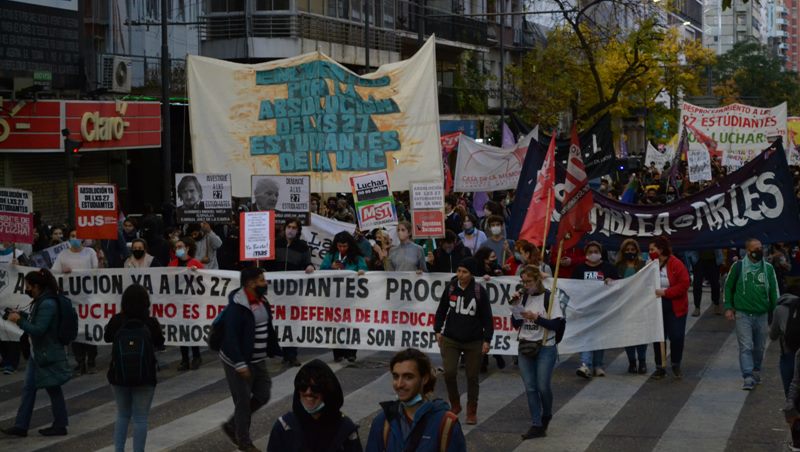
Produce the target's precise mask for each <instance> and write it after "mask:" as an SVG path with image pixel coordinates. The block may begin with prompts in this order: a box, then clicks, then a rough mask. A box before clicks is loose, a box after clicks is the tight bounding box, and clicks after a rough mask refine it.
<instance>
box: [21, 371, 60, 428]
mask: <svg viewBox="0 0 800 452" xmlns="http://www.w3.org/2000/svg"><path fill="white" fill-rule="evenodd" d="M35 368H36V366H35V365H34V364H33V363H32V362H28V366H27V368H26V369H25V383H24V384H23V385H22V398H21V400H20V404H19V410H17V419H16V421H15V422H14V427H17V428H19V429H22V430H28V428H29V427H30V425H31V416H32V415H33V405H34V404H35V403H36V369H35ZM45 389H46V390H47V395H49V396H50V408H51V409H52V410H53V427H56V428H66V427H67V425H69V422H68V421H67V404H66V402H65V401H64V392H63V391H61V386H50V387H49V388H45Z"/></svg>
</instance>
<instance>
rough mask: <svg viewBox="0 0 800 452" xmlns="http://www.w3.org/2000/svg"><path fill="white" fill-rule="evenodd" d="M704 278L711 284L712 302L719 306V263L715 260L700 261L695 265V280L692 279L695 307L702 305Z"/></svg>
mask: <svg viewBox="0 0 800 452" xmlns="http://www.w3.org/2000/svg"><path fill="white" fill-rule="evenodd" d="M703 280H707V281H708V283H709V285H710V286H711V303H713V304H714V306H719V265H717V263H716V262H715V261H702V260H701V261H699V262H698V263H696V264H695V265H694V280H693V281H692V295H693V296H694V307H695V308H699V307H700V300H701V299H702V297H703Z"/></svg>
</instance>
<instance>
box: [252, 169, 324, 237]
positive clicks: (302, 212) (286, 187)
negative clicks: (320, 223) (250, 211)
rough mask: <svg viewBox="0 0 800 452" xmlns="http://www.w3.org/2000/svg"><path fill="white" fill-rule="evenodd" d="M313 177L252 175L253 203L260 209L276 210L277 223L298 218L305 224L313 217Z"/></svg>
mask: <svg viewBox="0 0 800 452" xmlns="http://www.w3.org/2000/svg"><path fill="white" fill-rule="evenodd" d="M310 182H311V178H310V177H309V176H264V175H258V176H256V175H254V176H252V177H251V185H252V193H251V198H252V200H253V205H254V206H255V209H256V210H258V211H261V212H263V211H266V210H274V211H275V223H276V224H284V223H286V221H287V220H288V219H290V218H298V219H300V221H301V222H303V224H304V225H308V224H309V222H310V219H311V216H310V213H309V211H310V203H311V187H310Z"/></svg>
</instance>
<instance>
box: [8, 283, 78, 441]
mask: <svg viewBox="0 0 800 452" xmlns="http://www.w3.org/2000/svg"><path fill="white" fill-rule="evenodd" d="M25 293H26V294H28V296H30V297H31V298H33V301H32V302H31V312H30V314H25V313H21V312H18V311H12V312H11V313H9V314H8V321H9V322H14V323H16V324H17V326H19V327H20V328H21V329H22V331H24V332H25V333H27V334H28V336H29V337H30V342H31V358H30V360H29V361H28V367H27V369H25V383H24V384H23V386H22V398H21V401H20V406H19V409H18V410H17V417H16V420H15V421H14V426H13V427H9V428H6V429H3V430H2V431H3V433H5V434H6V435H11V436H20V437H24V436H28V428H29V427H30V423H31V416H32V415H33V408H34V404H35V402H36V392H37V391H38V390H39V389H42V388H44V389H46V390H47V395H49V396H50V407H51V409H52V411H53V424H52V426H50V427H47V428H43V429H41V430H39V434H41V435H42V436H64V435H66V434H67V425H68V424H69V421H68V419H67V404H66V402H65V401H64V392H63V391H62V390H61V386H62V385H63V384H64V383H66V382H67V381H69V379H70V377H71V376H72V372H70V369H69V362H68V361H67V353H66V350H65V349H64V346H63V345H61V343H60V342H59V341H58V299H57V297H58V293H59V287H58V282H57V281H56V279H55V277H53V274H52V273H50V272H49V271H48V270H46V269H41V270H39V271H32V272H29V273H27V274H26V275H25Z"/></svg>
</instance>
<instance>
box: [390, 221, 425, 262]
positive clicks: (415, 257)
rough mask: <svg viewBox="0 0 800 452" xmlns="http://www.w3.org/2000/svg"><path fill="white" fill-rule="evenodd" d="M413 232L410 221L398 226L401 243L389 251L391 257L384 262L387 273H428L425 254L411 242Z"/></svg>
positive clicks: (398, 236) (402, 222)
mask: <svg viewBox="0 0 800 452" xmlns="http://www.w3.org/2000/svg"><path fill="white" fill-rule="evenodd" d="M411 231H412V226H411V223H409V222H408V221H401V222H400V223H398V224H397V238H398V239H399V240H400V243H398V244H397V246H395V247H393V248H392V249H390V250H389V257H388V258H387V259H386V261H385V262H384V269H385V270H386V271H398V272H408V271H415V272H417V274H421V273H422V272H426V271H428V266H427V264H426V263H425V252H424V251H423V249H422V247H421V246H419V245H417V244H416V243H414V242H413V241H412V240H411Z"/></svg>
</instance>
